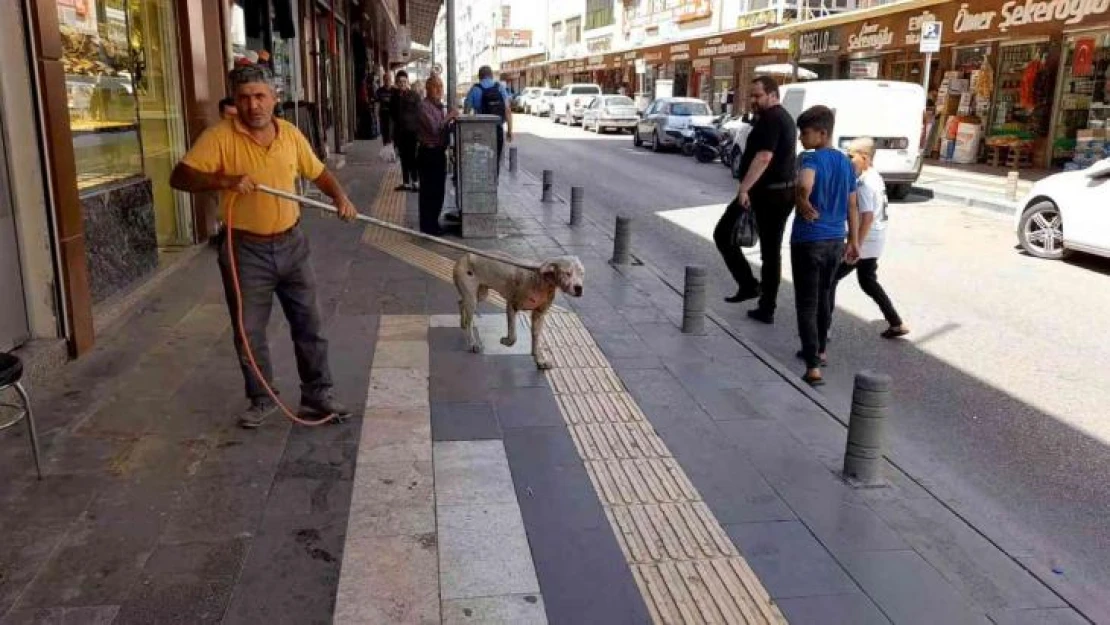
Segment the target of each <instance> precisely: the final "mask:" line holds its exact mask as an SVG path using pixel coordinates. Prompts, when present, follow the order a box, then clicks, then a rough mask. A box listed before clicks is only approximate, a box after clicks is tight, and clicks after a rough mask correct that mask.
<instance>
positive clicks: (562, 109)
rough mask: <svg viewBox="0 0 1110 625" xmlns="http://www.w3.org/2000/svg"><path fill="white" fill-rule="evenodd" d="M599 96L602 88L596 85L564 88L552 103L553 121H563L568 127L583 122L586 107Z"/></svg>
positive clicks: (581, 84)
mask: <svg viewBox="0 0 1110 625" xmlns="http://www.w3.org/2000/svg"><path fill="white" fill-rule="evenodd" d="M599 95H601V87H599V86H598V85H595V84H587V83H578V84H573V85H567V86H565V87H563V88H562V89H561V90H559V95H557V96H555V99H554V100H553V101H552V103H551V121H553V122H556V123H558V122H560V121H561V122H563V123H564V124H566V125H568V126H573V125H575V124H577V123H579V122H581V121H582V114H583V113H584V112H585V110H586V107H587V106H589V104H590V101H591V100H592V99H593V97H594V96H599Z"/></svg>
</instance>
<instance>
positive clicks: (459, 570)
mask: <svg viewBox="0 0 1110 625" xmlns="http://www.w3.org/2000/svg"><path fill="white" fill-rule="evenodd" d="M498 444H500V443H498ZM436 515H437V520H436V525H437V529H438V532H439V562H440V596H441V597H442V598H443V599H444V600H450V599H463V598H469V597H490V596H497V595H513V594H525V593H538V592H540V587H539V583H538V582H537V581H536V573H535V567H534V566H533V564H532V556H531V553H530V552H529V550H528V539H527V538H526V536H525V532H524V524H523V523H522V521H521V518H520V510H519V508H518V507H517V504H516V502H515V501H514V502H512V503H498V504H475V505H452V506H444V505H437V506H436Z"/></svg>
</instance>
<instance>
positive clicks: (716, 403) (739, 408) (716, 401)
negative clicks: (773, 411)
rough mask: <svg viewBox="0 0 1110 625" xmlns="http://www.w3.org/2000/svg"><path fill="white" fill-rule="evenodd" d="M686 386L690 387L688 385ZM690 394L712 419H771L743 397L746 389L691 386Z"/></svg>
mask: <svg viewBox="0 0 1110 625" xmlns="http://www.w3.org/2000/svg"><path fill="white" fill-rule="evenodd" d="M687 388H690V387H689V386H688V387H687ZM691 394H692V395H693V396H694V398H695V399H696V400H697V402H698V404H699V405H700V406H701V407H702V408H703V409H704V410H705V411H706V412H707V413H709V416H710V417H712V419H713V420H714V421H737V420H747V419H773V418H774V417H771V416H768V415H766V414H764V413H762V412H760V411H759V410H757V409H756V408H755V407H754V406H752V405H751V404H749V403H748V400H747V399H745V397H746V395H747V391H745V390H742V389H738V388H725V389H717V388H703V389H701V390H695V389H692V388H691Z"/></svg>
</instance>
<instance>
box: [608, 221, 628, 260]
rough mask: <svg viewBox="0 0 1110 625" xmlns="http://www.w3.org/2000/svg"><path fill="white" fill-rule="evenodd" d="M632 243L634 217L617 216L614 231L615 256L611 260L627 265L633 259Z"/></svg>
mask: <svg viewBox="0 0 1110 625" xmlns="http://www.w3.org/2000/svg"><path fill="white" fill-rule="evenodd" d="M631 244H632V218H631V217H625V216H624V215H618V216H617V227H616V231H615V232H614V233H613V258H612V260H610V261H609V262H610V263H612V264H614V265H627V264H628V263H629V262H631V260H632V254H630V253H629V248H630V247H631Z"/></svg>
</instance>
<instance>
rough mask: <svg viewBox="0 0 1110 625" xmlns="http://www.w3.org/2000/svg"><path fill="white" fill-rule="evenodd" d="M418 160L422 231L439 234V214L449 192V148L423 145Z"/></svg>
mask: <svg viewBox="0 0 1110 625" xmlns="http://www.w3.org/2000/svg"><path fill="white" fill-rule="evenodd" d="M416 160H417V162H418V163H419V167H418V170H419V172H420V231H421V232H423V233H425V234H439V232H440V228H439V215H440V213H442V212H443V198H444V195H446V193H447V149H446V148H442V147H434V148H432V147H428V146H424V145H422V146H420V152H419V154H418V155H417V159H416Z"/></svg>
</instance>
